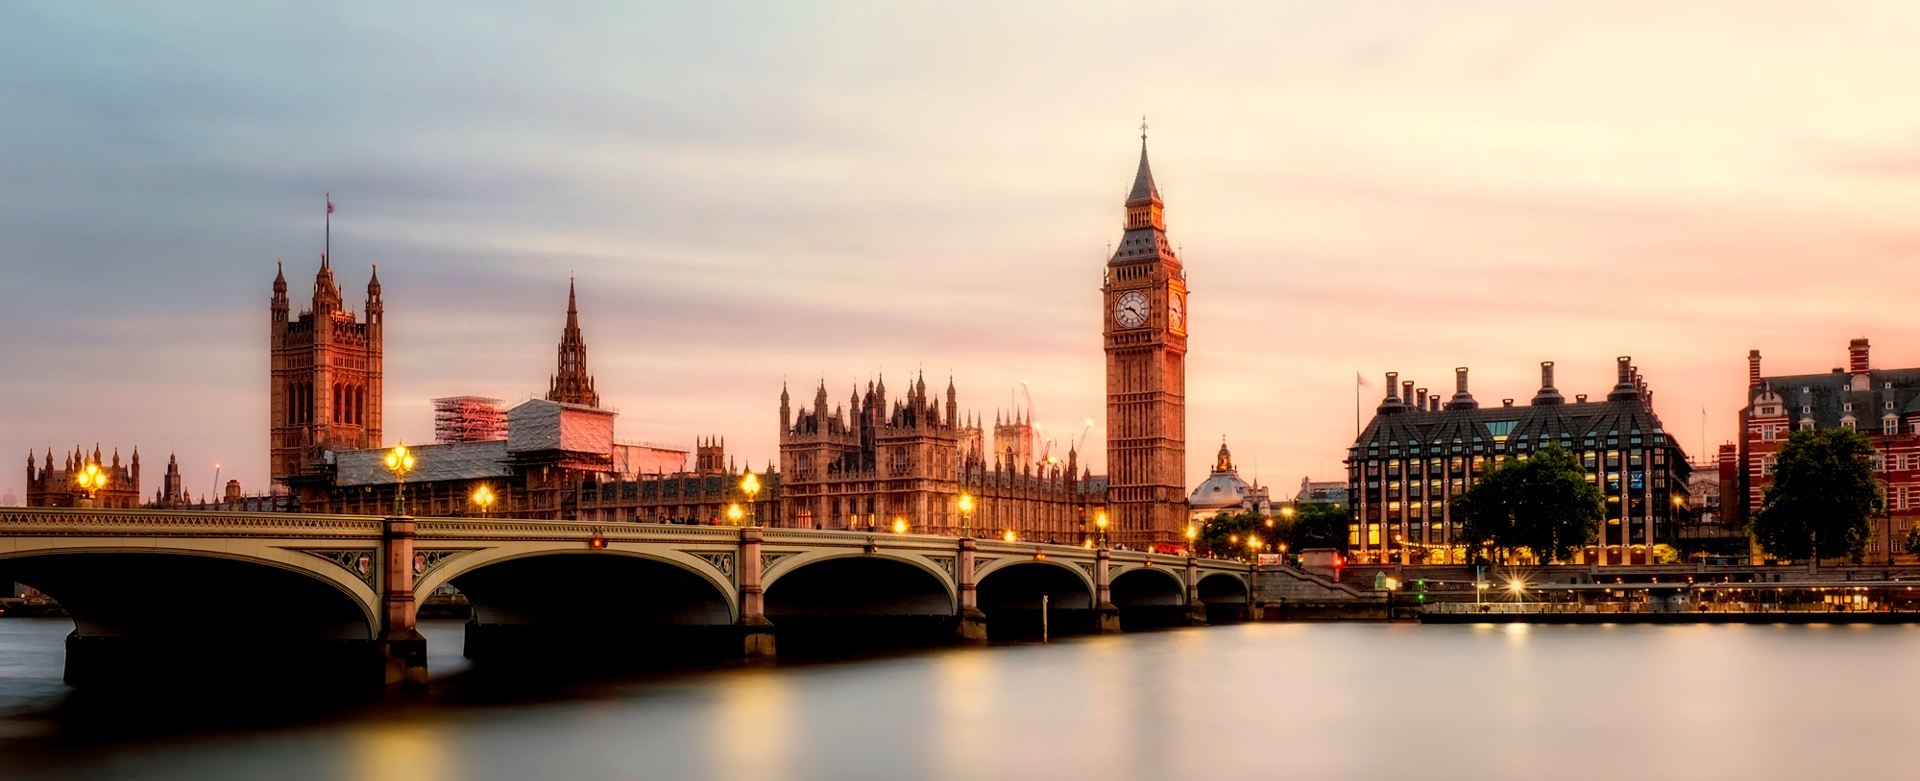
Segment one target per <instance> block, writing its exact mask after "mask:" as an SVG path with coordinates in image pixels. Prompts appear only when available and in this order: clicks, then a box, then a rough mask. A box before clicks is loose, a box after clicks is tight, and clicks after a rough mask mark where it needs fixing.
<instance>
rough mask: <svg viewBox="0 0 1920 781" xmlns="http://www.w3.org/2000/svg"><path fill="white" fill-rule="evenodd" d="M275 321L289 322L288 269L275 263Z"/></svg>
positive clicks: (284, 265)
mask: <svg viewBox="0 0 1920 781" xmlns="http://www.w3.org/2000/svg"><path fill="white" fill-rule="evenodd" d="M273 267H274V268H273V321H274V322H276V323H284V322H286V321H287V310H288V309H289V305H288V303H287V269H286V264H283V263H280V262H279V261H275V262H274V264H273Z"/></svg>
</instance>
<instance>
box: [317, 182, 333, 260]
mask: <svg viewBox="0 0 1920 781" xmlns="http://www.w3.org/2000/svg"><path fill="white" fill-rule="evenodd" d="M320 255H321V257H322V258H323V259H324V262H323V263H321V265H327V264H329V263H332V262H333V193H327V238H326V242H325V244H323V245H322V247H321V250H320Z"/></svg>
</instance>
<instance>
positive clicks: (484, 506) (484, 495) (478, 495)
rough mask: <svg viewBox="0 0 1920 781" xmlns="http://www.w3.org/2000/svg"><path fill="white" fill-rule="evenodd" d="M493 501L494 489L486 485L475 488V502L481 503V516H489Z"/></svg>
mask: <svg viewBox="0 0 1920 781" xmlns="http://www.w3.org/2000/svg"><path fill="white" fill-rule="evenodd" d="M493 502H494V495H493V489H491V488H488V487H486V486H484V485H483V486H480V487H479V488H475V489H473V503H474V504H477V505H480V517H482V518H485V517H487V511H488V510H491V509H493Z"/></svg>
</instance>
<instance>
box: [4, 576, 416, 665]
mask: <svg viewBox="0 0 1920 781" xmlns="http://www.w3.org/2000/svg"><path fill="white" fill-rule="evenodd" d="M17 542H18V543H19V544H17V545H15V546H14V547H12V549H10V550H7V551H5V552H4V553H0V581H6V582H18V583H23V584H26V585H28V586H32V587H33V588H35V589H38V590H40V591H42V592H44V593H46V594H47V595H48V596H50V597H52V598H53V599H54V600H55V601H57V602H59V604H60V606H61V607H62V608H64V609H65V610H66V611H67V613H68V614H69V615H70V616H71V617H72V619H73V622H74V631H73V633H72V634H71V635H69V636H68V638H67V641H66V645H67V656H66V679H67V682H68V683H70V684H73V685H75V686H81V687H88V686H96V685H101V686H141V687H148V686H171V685H182V684H188V683H191V684H192V685H218V684H221V683H228V684H245V683H248V682H250V679H251V678H252V677H254V676H256V675H266V676H275V677H276V679H277V678H284V677H285V671H286V670H288V669H307V670H312V671H314V672H313V673H311V674H309V675H305V676H303V677H302V680H300V681H297V682H293V684H292V685H295V686H298V685H302V684H306V685H312V686H314V687H316V688H324V687H332V686H335V685H338V684H347V685H349V686H352V687H353V688H354V689H355V690H358V689H361V688H364V686H363V684H364V683H365V682H366V681H369V680H371V681H378V680H379V672H378V671H379V669H380V667H379V665H380V651H379V648H378V647H377V646H376V645H375V642H374V641H375V640H376V639H377V638H378V636H379V632H380V616H379V614H378V612H377V611H376V609H375V607H374V606H375V605H377V604H378V602H377V601H376V597H375V595H374V592H373V588H372V586H370V585H369V584H368V583H366V582H364V581H362V580H361V579H360V578H359V577H358V576H356V575H355V574H354V573H353V572H351V571H350V570H348V569H347V568H345V567H343V566H341V565H338V564H335V563H333V562H332V561H329V560H327V559H324V558H321V557H320V556H318V555H315V554H309V553H305V552H301V551H298V550H291V549H288V548H284V547H276V546H273V545H270V544H266V543H265V542H259V541H238V540H236V541H232V544H229V545H225V546H223V549H222V550H194V549H192V548H189V547H187V545H186V544H183V541H180V540H172V539H161V540H154V541H151V542H152V543H153V544H147V545H140V546H137V547H136V546H131V545H125V544H118V543H113V542H101V543H93V544H87V543H84V542H82V543H80V544H77V545H76V544H74V542H75V541H73V540H59V539H23V540H18V541H17ZM62 542H64V543H66V545H64V546H63V545H60V543H62Z"/></svg>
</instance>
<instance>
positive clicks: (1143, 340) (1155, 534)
mask: <svg viewBox="0 0 1920 781" xmlns="http://www.w3.org/2000/svg"><path fill="white" fill-rule="evenodd" d="M1163 209H1164V204H1162V203H1161V201H1160V191H1159V189H1157V188H1155V187H1154V185H1153V171H1152V169H1150V168H1149V167H1148V166H1147V136H1146V126H1145V125H1144V124H1143V125H1142V126H1141V133H1140V170H1139V172H1138V173H1136V174H1134V178H1133V190H1132V191H1131V192H1129V193H1127V227H1126V233H1125V234H1124V235H1123V236H1122V237H1121V239H1120V246H1119V247H1118V248H1117V249H1116V250H1115V251H1114V253H1113V257H1112V258H1109V259H1108V260H1107V268H1106V284H1105V285H1104V286H1102V288H1101V292H1102V293H1103V294H1104V296H1103V298H1104V300H1105V302H1106V307H1105V313H1104V316H1103V317H1102V318H1101V319H1102V320H1103V321H1104V322H1105V324H1106V325H1105V326H1104V327H1103V329H1102V330H1103V333H1104V334H1105V335H1106V349H1107V473H1108V487H1107V507H1108V515H1109V518H1110V522H1111V524H1112V528H1113V531H1112V535H1113V538H1114V541H1116V542H1122V543H1126V544H1127V545H1129V546H1132V547H1136V548H1145V547H1147V546H1149V545H1162V546H1172V545H1180V544H1183V543H1184V542H1185V536H1184V535H1185V527H1186V523H1187V508H1186V482H1187V481H1186V436H1187V402H1186V399H1187V366H1186V358H1187V277H1186V272H1185V271H1183V270H1182V269H1181V266H1180V256H1179V255H1178V254H1176V253H1175V252H1174V250H1173V245H1172V244H1171V243H1169V242H1168V241H1167V226H1166V223H1165V221H1164V219H1163V218H1162V214H1161V213H1162V210H1163Z"/></svg>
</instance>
